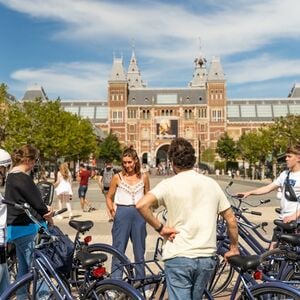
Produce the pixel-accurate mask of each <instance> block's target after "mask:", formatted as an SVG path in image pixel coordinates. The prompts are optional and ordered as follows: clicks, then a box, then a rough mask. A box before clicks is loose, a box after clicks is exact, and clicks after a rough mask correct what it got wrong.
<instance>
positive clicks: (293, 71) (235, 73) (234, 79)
mask: <svg viewBox="0 0 300 300" xmlns="http://www.w3.org/2000/svg"><path fill="white" fill-rule="evenodd" d="M225 69H226V73H227V79H228V81H229V82H231V83H238V84H240V83H245V82H260V81H265V80H270V79H276V78H282V77H293V76H300V59H288V58H286V59H280V60H278V58H277V57H274V56H272V55H267V54H265V55H262V56H260V57H255V58H251V59H248V60H242V61H239V62H236V63H231V64H229V65H228V66H227V67H225Z"/></svg>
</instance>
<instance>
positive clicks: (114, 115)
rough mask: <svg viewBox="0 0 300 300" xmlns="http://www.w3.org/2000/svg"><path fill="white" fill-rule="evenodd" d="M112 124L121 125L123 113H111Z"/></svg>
mask: <svg viewBox="0 0 300 300" xmlns="http://www.w3.org/2000/svg"><path fill="white" fill-rule="evenodd" d="M111 121H112V123H122V122H123V113H122V112H121V111H113V112H112V120H111Z"/></svg>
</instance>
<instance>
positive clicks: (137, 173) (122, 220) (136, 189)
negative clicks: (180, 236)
mask: <svg viewBox="0 0 300 300" xmlns="http://www.w3.org/2000/svg"><path fill="white" fill-rule="evenodd" d="M149 187H150V184H149V177H148V175H147V174H146V173H144V174H141V164H140V161H139V157H138V155H137V153H136V151H135V150H134V149H133V148H132V147H130V148H127V149H125V150H124V152H123V154H122V171H121V172H120V173H118V174H115V175H114V176H113V179H112V181H111V185H110V188H109V191H108V193H107V195H106V205H107V208H108V210H109V211H110V214H111V215H112V217H113V218H114V223H113V227H112V246H113V247H115V248H116V249H118V250H119V251H120V252H121V253H124V254H125V252H126V247H127V244H128V241H129V238H130V239H131V242H132V245H133V253H134V259H135V262H136V263H137V264H136V267H135V269H136V275H137V277H139V278H143V277H144V276H145V269H144V264H143V262H144V254H145V249H146V234H147V233H146V222H145V220H144V219H143V218H142V216H141V215H140V214H139V213H138V211H137V209H136V204H137V203H138V202H139V200H140V199H141V198H142V197H143V195H144V194H145V193H147V192H148V190H149ZM113 200H114V201H113ZM114 202H115V204H116V208H115V206H114ZM118 263H119V262H118V261H117V259H116V258H115V257H113V259H112V268H113V269H118V266H117V265H118ZM112 275H113V278H114V279H121V278H122V270H117V271H116V272H114V273H113V274H112Z"/></svg>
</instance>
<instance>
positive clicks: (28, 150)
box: [11, 145, 39, 166]
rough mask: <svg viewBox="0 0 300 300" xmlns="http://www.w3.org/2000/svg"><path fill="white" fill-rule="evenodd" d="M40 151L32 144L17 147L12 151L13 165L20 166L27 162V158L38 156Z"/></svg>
mask: <svg viewBox="0 0 300 300" xmlns="http://www.w3.org/2000/svg"><path fill="white" fill-rule="evenodd" d="M38 155H39V151H38V150H37V149H36V148H35V147H33V146H32V145H24V146H22V147H21V148H19V149H15V150H14V151H13V153H12V156H11V158H12V161H13V166H18V165H20V164H22V163H24V162H25V160H26V159H32V160H35V159H37V158H38Z"/></svg>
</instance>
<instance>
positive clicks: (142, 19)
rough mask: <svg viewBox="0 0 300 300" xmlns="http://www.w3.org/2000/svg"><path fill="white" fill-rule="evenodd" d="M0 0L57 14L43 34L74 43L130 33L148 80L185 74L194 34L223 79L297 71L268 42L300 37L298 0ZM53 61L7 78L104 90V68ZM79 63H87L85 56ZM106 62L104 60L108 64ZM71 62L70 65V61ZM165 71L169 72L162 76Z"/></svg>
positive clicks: (41, 16)
mask: <svg viewBox="0 0 300 300" xmlns="http://www.w3.org/2000/svg"><path fill="white" fill-rule="evenodd" d="M0 3H2V4H3V5H5V6H7V7H9V8H11V9H13V10H16V11H18V12H21V13H24V14H26V15H28V16H30V17H31V18H35V19H38V20H39V21H40V20H47V21H49V20H50V21H54V22H59V23H60V25H61V26H60V27H57V31H55V32H54V33H52V34H53V35H52V36H51V37H49V38H54V39H57V40H58V41H60V40H62V41H64V42H65V41H68V40H71V41H74V42H77V43H78V44H79V45H80V47H85V44H88V43H94V44H96V45H99V46H98V47H101V48H103V49H104V48H105V49H108V50H112V49H117V50H120V51H121V50H122V49H124V45H126V47H128V48H129V47H130V46H129V44H130V41H131V39H132V38H134V39H135V42H136V45H137V52H138V53H139V56H138V59H139V60H141V58H143V59H144V64H145V68H144V69H141V71H142V75H144V76H143V77H144V79H145V80H146V81H147V80H149V79H150V80H151V79H152V78H159V77H160V78H167V79H168V80H169V81H171V80H172V78H173V80H176V78H178V77H180V76H181V75H182V74H187V76H188V77H186V82H188V81H189V80H190V79H191V76H192V73H193V66H192V61H193V58H194V56H195V55H196V54H197V51H198V49H199V42H198V37H201V40H202V42H203V52H204V53H205V54H206V55H207V56H208V58H209V59H210V58H211V57H212V56H213V55H220V56H221V57H222V63H223V64H224V66H225V67H224V70H225V73H226V74H227V79H228V80H229V81H232V83H238V84H239V83H246V82H258V81H260V80H272V79H274V78H279V77H281V76H283V77H288V76H293V75H294V76H299V71H298V70H299V69H300V68H299V60H298V59H292V60H289V59H288V58H287V57H286V58H282V57H276V56H275V54H274V53H273V50H274V49H272V43H273V42H274V41H275V42H276V41H278V40H280V39H283V38H285V39H286V40H289V41H291V43H292V42H293V41H297V40H298V41H299V38H300V30H299V28H300V18H299V11H300V1H299V0H285V1H282V0H265V1H259V0H253V1H247V0H228V1H222V0H206V1H196V0H187V1H184V2H182V1H169V4H167V3H166V2H164V1H150V0H149V1H146V0H144V1H142V0H140V1H129V2H128V1H100V0H85V1H82V0H47V1H45V0H0ZM204 5H205V7H206V8H207V7H209V9H206V8H204ZM282 47H287V45H282ZM260 51H265V52H266V53H267V54H261V53H260ZM241 53H244V54H247V56H248V59H244V60H243V61H241V62H237V63H229V58H232V56H237V55H239V54H241ZM100 59H101V58H100ZM150 62H151V63H152V65H151V66H150V65H148V64H150ZM275 62H276V63H275ZM109 63H110V62H109ZM59 66H60V65H59V64H58V65H56V66H52V67H50V69H47V68H45V69H41V70H38V69H26V70H19V71H16V72H15V73H14V74H13V78H15V79H18V80H21V81H23V82H25V81H26V80H28V81H29V80H32V81H34V80H35V79H36V81H37V82H40V81H41V79H42V80H44V82H45V85H47V86H49V87H50V90H52V89H53V91H57V93H60V92H61V93H64V94H66V93H67V92H68V93H69V94H68V95H69V97H73V95H75V94H76V95H78V97H76V98H79V97H80V95H83V97H85V98H86V97H89V95H92V91H93V90H94V92H97V95H101V97H102V94H103V91H105V92H106V86H105V85H106V83H107V79H108V76H107V74H106V75H105V76H104V74H100V73H101V72H100V73H98V72H96V71H94V70H93V68H91V69H90V70H89V72H90V73H89V72H88V71H87V72H88V74H86V76H85V77H84V78H81V74H80V73H77V72H75V73H74V74H72V73H68V72H65V71H66V70H64V69H63V68H60V67H59ZM67 66H68V67H70V66H71V65H67ZM80 66H81V67H83V66H88V64H86V63H84V62H83V63H80ZM68 67H67V69H68ZM110 67H111V65H109V66H106V65H105V68H106V69H108V68H110ZM70 68H71V70H73V68H74V65H72V67H70ZM189 70H190V71H189ZM175 72H178V73H177V75H176V73H175ZM179 72H181V73H179ZM188 72H189V73H188ZM166 73H168V74H169V75H166V76H165V74H166ZM91 74H92V76H91ZM178 74H180V76H179V75H178ZM188 74H190V75H188ZM26 76H28V79H26ZM40 76H41V77H40ZM94 76H95V77H94ZM30 77H32V78H30ZM74 83H76V84H74ZM104 86H105V87H104ZM80 88H82V90H80ZM74 90H75V91H76V92H74ZM94 95H95V94H94Z"/></svg>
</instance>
